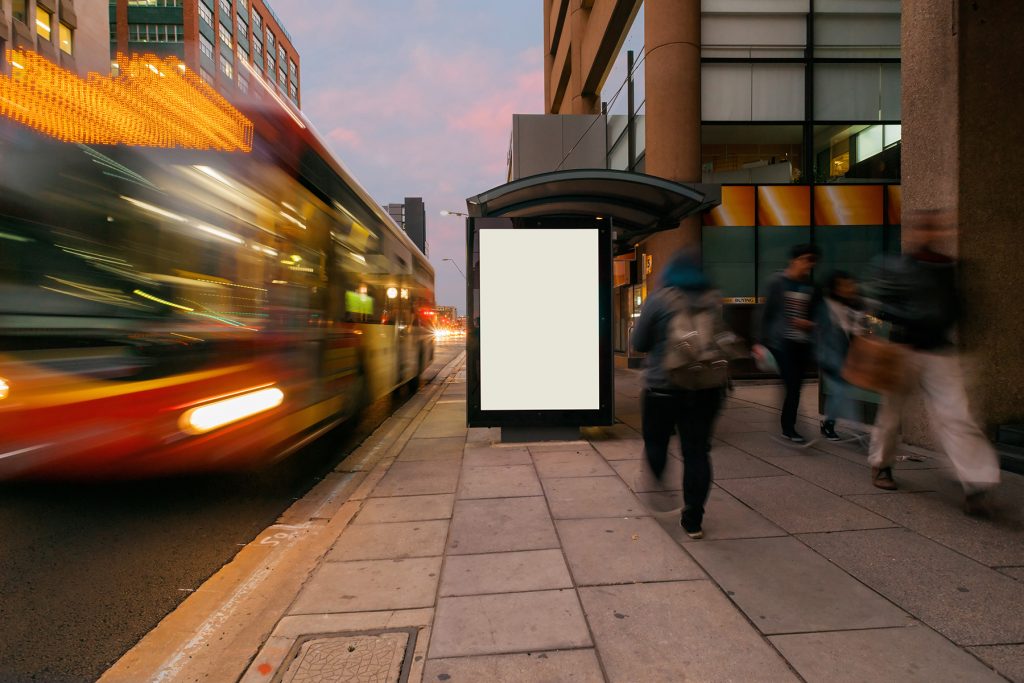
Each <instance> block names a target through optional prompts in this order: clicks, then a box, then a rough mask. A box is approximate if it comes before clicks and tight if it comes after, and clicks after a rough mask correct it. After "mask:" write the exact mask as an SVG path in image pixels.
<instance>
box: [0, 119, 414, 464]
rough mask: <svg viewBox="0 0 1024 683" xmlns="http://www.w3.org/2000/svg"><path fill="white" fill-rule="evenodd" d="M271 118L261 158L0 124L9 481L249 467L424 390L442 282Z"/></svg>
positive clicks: (322, 158) (0, 388)
mask: <svg viewBox="0 0 1024 683" xmlns="http://www.w3.org/2000/svg"><path fill="white" fill-rule="evenodd" d="M270 105H271V106H269V107H264V106H262V105H258V104H252V103H250V104H249V105H248V106H244V105H243V106H240V107H239V108H240V109H241V111H242V113H244V114H245V115H246V116H247V117H248V118H249V119H250V120H251V121H252V122H253V123H254V124H255V137H254V141H253V149H252V151H251V152H250V153H242V152H235V153H224V152H200V151H188V150H180V149H178V150H172V149H149V148H140V147H127V146H98V145H82V144H70V143H61V142H58V141H56V140H54V139H52V138H49V137H46V136H44V135H42V134H39V133H36V132H35V131H33V130H31V129H29V128H27V127H25V126H22V125H20V124H17V123H14V122H12V121H10V120H8V119H4V118H0V478H16V477H83V476H86V477H104V478H105V477H134V476H151V475H157V474H166V473H174V472H185V471H202V470H211V469H235V468H239V467H248V466H251V465H253V464H260V463H265V462H269V461H273V460H275V459H278V458H280V457H283V456H284V455H286V454H288V453H289V452H291V451H293V450H295V448H297V447H298V446H299V445H301V444H302V443H305V442H306V441H308V440H310V439H311V438H313V437H315V436H316V435H319V434H321V433H323V432H324V431H326V430H327V429H329V428H331V427H333V426H334V425H336V424H337V423H339V422H340V421H342V420H344V419H346V418H349V417H351V416H352V415H354V414H355V413H356V412H357V411H358V410H359V409H360V408H361V407H362V406H364V405H366V404H367V403H369V402H371V401H373V400H374V399H376V398H378V397H381V396H384V395H386V394H388V393H389V392H392V391H394V390H395V389H397V388H398V387H400V386H402V385H405V384H412V385H415V384H417V383H418V379H419V376H420V374H421V373H422V372H423V371H424V369H425V368H426V367H427V365H429V363H430V362H431V360H432V358H433V337H432V335H431V334H430V317H429V313H430V311H432V309H433V307H434V273H433V269H432V268H431V266H430V264H429V263H428V262H427V260H426V258H425V257H424V256H423V254H422V253H420V251H419V250H418V249H417V248H416V247H415V245H413V243H412V242H411V241H410V240H409V239H408V237H407V236H406V235H405V234H404V233H403V232H402V231H401V230H400V229H399V228H398V227H397V226H396V225H395V224H394V223H393V222H392V221H391V220H390V218H389V217H388V216H387V215H386V214H385V213H384V211H383V210H382V209H381V208H380V207H379V206H378V205H377V203H376V202H374V201H373V200H372V199H371V198H370V196H369V195H368V193H367V192H366V191H365V190H364V189H363V188H362V187H360V185H359V184H358V183H357V182H356V181H355V180H354V178H353V177H352V176H351V175H350V174H349V173H348V172H347V171H346V170H345V169H344V167H343V166H342V165H341V164H340V163H339V162H338V161H337V160H336V159H334V158H333V157H332V156H331V154H330V153H329V152H328V151H327V150H326V148H325V146H324V145H323V144H322V143H321V142H320V141H319V140H318V139H317V137H316V136H315V135H314V134H313V133H312V132H311V131H310V130H309V128H307V127H305V125H304V124H303V122H302V121H301V119H299V118H298V117H297V116H295V115H294V114H291V113H288V112H286V111H285V110H284V109H283V108H282V107H281V106H279V105H278V104H275V103H273V102H271V103H270Z"/></svg>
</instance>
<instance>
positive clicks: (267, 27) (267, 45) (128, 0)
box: [15, 0, 302, 108]
mask: <svg viewBox="0 0 1024 683" xmlns="http://www.w3.org/2000/svg"><path fill="white" fill-rule="evenodd" d="M15 1H16V2H17V0H15ZM22 1H23V2H24V1H25V0H22ZM43 1H50V0H37V2H43ZM79 1H81V0H79ZM118 52H124V53H133V52H147V53H153V54H156V55H157V56H168V55H173V56H176V57H178V58H179V59H181V60H182V61H183V62H184V63H185V65H186V66H188V67H189V68H190V69H192V70H194V71H196V72H197V73H199V74H200V75H201V76H202V77H203V79H204V80H205V81H206V82H207V83H210V84H211V85H213V86H214V87H215V88H217V89H218V90H219V91H220V92H221V93H223V94H225V95H228V96H230V95H231V94H233V93H239V92H240V93H249V92H253V93H258V92H261V91H263V88H262V87H261V86H259V84H258V83H256V80H257V79H259V80H261V81H263V83H264V84H265V86H266V90H267V91H269V92H271V93H272V94H273V95H274V96H278V95H279V96H280V98H282V99H283V98H287V99H288V100H290V101H291V102H292V104H293V105H295V107H296V108H298V107H299V106H300V105H301V102H302V93H301V89H300V84H299V53H298V52H297V51H296V49H295V46H294V45H293V44H292V39H291V36H290V35H288V31H287V30H286V29H285V27H284V26H283V25H282V24H281V22H280V21H279V20H278V18H277V16H276V15H275V14H274V10H273V9H271V7H270V3H269V2H268V1H267V0H110V53H111V54H116V53H118ZM114 68H115V70H116V66H115V67H114Z"/></svg>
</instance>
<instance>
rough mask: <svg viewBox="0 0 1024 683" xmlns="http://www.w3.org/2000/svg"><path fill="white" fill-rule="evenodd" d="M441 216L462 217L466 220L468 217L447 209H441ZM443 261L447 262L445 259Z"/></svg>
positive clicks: (465, 214) (466, 214)
mask: <svg viewBox="0 0 1024 683" xmlns="http://www.w3.org/2000/svg"><path fill="white" fill-rule="evenodd" d="M441 215H442V216H462V217H463V218H468V217H469V214H468V213H462V212H461V211H449V210H448V209H441ZM445 260H447V259H445Z"/></svg>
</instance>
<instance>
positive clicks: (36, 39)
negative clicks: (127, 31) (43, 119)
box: [0, 0, 110, 76]
mask: <svg viewBox="0 0 1024 683" xmlns="http://www.w3.org/2000/svg"><path fill="white" fill-rule="evenodd" d="M105 6H106V3H105V2H104V1H103V0H0V73H2V74H10V73H11V69H12V65H11V64H8V62H7V51H8V50H31V51H33V52H37V53H39V54H40V55H42V56H43V57H45V58H46V59H48V60H50V61H51V62H54V63H56V64H59V65H60V66H62V67H64V68H65V69H68V70H69V71H74V72H76V73H78V74H79V75H81V76H84V75H86V74H87V73H89V72H97V73H102V74H106V73H107V72H108V70H109V67H110V37H109V34H108V32H107V31H108V27H107V22H106V21H105V17H104V13H103V9H104V7H105ZM14 68H16V67H14Z"/></svg>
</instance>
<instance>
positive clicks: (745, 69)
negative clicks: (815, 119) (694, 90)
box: [700, 62, 805, 121]
mask: <svg viewBox="0 0 1024 683" xmlns="http://www.w3.org/2000/svg"><path fill="white" fill-rule="evenodd" d="M804 71H805V66H804V65H803V64H771V63H768V64H762V63H754V62H751V63H745V64H733V63H726V64H723V63H710V64H702V65H701V80H700V88H701V93H700V94H701V119H702V120H704V121H801V120H803V118H804Z"/></svg>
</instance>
